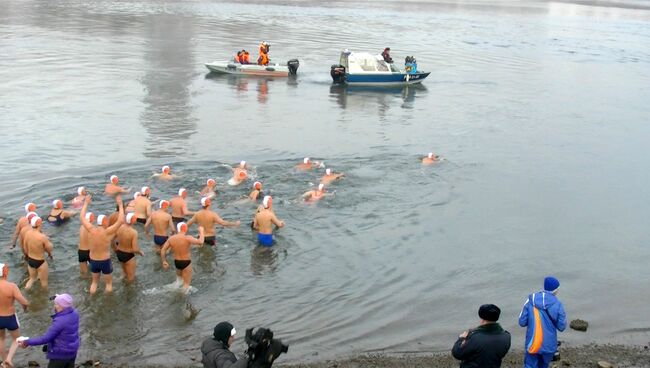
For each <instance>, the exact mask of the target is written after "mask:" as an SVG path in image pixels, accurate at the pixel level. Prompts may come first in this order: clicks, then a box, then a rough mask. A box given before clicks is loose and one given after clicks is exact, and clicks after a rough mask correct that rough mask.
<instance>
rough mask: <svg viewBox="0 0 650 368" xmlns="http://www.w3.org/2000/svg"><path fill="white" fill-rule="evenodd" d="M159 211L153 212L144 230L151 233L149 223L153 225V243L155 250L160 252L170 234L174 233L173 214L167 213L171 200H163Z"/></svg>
mask: <svg viewBox="0 0 650 368" xmlns="http://www.w3.org/2000/svg"><path fill="white" fill-rule="evenodd" d="M158 206H159V208H158V210H157V211H155V212H154V213H152V214H151V216H149V218H148V219H147V223H146V224H144V232H145V234H147V235H149V225H151V226H153V243H154V244H155V247H154V248H155V249H154V250H155V252H156V253H160V248H161V247H162V246H163V244H165V242H166V241H167V239H169V234H173V233H174V223H173V222H172V216H171V215H170V214H169V213H167V208H169V201H166V200H164V199H163V200H161V201H160V204H159V205H158Z"/></svg>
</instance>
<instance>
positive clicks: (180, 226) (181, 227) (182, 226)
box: [176, 222, 187, 233]
mask: <svg viewBox="0 0 650 368" xmlns="http://www.w3.org/2000/svg"><path fill="white" fill-rule="evenodd" d="M176 232H177V233H186V232H187V224H186V223H184V222H179V223H178V224H177V225H176Z"/></svg>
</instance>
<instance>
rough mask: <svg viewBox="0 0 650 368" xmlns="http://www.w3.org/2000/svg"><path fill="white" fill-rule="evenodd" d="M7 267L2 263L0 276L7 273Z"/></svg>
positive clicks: (0, 264)
mask: <svg viewBox="0 0 650 368" xmlns="http://www.w3.org/2000/svg"><path fill="white" fill-rule="evenodd" d="M5 267H7V265H6V264H4V263H0V277H2V276H4V275H5Z"/></svg>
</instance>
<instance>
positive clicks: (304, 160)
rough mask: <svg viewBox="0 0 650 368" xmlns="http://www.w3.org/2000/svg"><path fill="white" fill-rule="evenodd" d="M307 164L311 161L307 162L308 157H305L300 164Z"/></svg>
mask: <svg viewBox="0 0 650 368" xmlns="http://www.w3.org/2000/svg"><path fill="white" fill-rule="evenodd" d="M309 162H311V161H310V160H309V157H305V158H304V159H303V160H302V163H303V164H308V163H309Z"/></svg>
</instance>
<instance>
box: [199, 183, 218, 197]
mask: <svg viewBox="0 0 650 368" xmlns="http://www.w3.org/2000/svg"><path fill="white" fill-rule="evenodd" d="M216 185H217V182H216V181H214V179H208V181H207V182H206V183H205V186H204V187H203V189H201V191H200V192H199V194H200V195H201V197H208V198H214V196H216V195H217V189H216V188H215V186H216Z"/></svg>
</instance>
